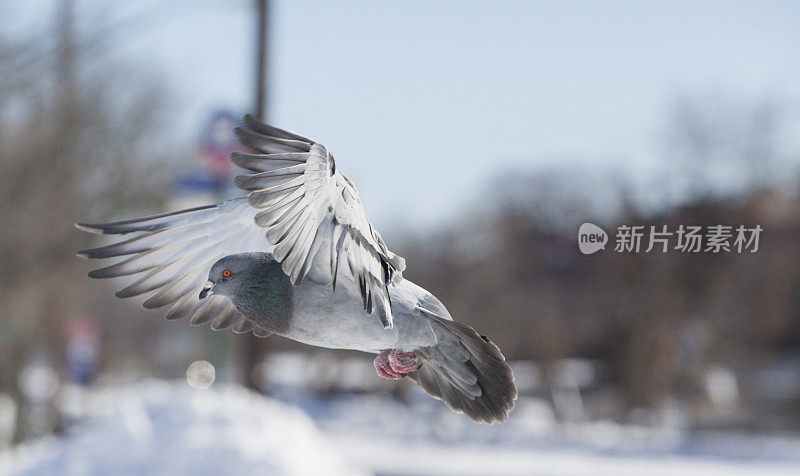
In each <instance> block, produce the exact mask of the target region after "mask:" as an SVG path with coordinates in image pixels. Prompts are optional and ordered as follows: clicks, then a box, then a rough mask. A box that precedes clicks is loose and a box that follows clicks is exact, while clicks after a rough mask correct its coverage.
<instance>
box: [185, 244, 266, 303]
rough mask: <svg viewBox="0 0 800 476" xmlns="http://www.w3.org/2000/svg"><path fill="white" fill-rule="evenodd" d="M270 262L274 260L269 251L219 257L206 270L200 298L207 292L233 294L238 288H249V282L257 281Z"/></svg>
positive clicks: (206, 294)
mask: <svg viewBox="0 0 800 476" xmlns="http://www.w3.org/2000/svg"><path fill="white" fill-rule="evenodd" d="M270 263H274V260H273V259H272V256H271V255H270V254H269V253H239V254H235V255H229V256H226V257H224V258H222V259H220V260H219V261H217V262H216V263H214V265H213V266H212V267H211V271H209V272H208V281H206V284H205V285H204V286H203V290H202V291H200V299H204V298H205V297H206V296H208V295H209V294H222V295H224V296H233V295H234V294H236V292H238V291H239V290H242V289H247V288H249V283H252V282H253V281H258V279H257V278H258V276H260V275H261V274H262V271H263V270H264V267H265V266H267V265H269V264H270Z"/></svg>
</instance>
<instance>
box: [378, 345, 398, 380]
mask: <svg viewBox="0 0 800 476" xmlns="http://www.w3.org/2000/svg"><path fill="white" fill-rule="evenodd" d="M391 352H392V351H391V350H384V351H383V352H381V353H380V354H378V356H377V357H375V361H374V362H373V364H374V365H375V371H376V372H378V375H379V376H381V377H383V378H385V379H387V380H398V379H401V378H403V375H402V374H400V373H398V372H395V371H394V370H392V366H391V365H390V364H389V355H390V353H391Z"/></svg>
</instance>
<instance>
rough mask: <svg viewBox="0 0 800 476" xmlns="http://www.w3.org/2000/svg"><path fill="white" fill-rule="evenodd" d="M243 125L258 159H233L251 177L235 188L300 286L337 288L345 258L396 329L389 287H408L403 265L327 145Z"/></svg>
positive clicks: (256, 124)
mask: <svg viewBox="0 0 800 476" xmlns="http://www.w3.org/2000/svg"><path fill="white" fill-rule="evenodd" d="M243 123H244V125H245V128H240V129H237V130H236V135H237V137H239V139H240V140H241V142H242V144H244V145H245V146H246V147H248V148H249V149H250V150H252V151H253V152H254V153H253V154H234V155H233V156H232V160H233V161H234V162H235V163H236V164H237V165H240V166H242V167H243V168H246V169H247V170H249V171H251V172H252V173H250V174H245V175H240V176H238V177H237V178H236V179H235V182H236V184H237V185H238V186H239V187H241V188H243V189H244V190H247V191H248V192H249V194H248V200H249V202H250V204H251V205H252V206H253V207H255V208H258V209H259V212H258V213H257V214H256V218H255V223H256V224H257V225H258V226H261V227H264V228H266V238H267V240H268V241H269V242H270V243H271V244H272V245H274V246H275V251H274V256H275V258H276V259H277V260H278V261H280V262H281V264H282V267H283V271H284V272H285V273H286V274H287V275H288V276H289V277H290V278H291V280H292V283H294V284H300V283H301V282H302V281H303V279H305V278H306V277H307V276H309V275H311V276H313V277H314V279H316V280H323V281H326V282H330V283H332V284H333V286H334V288H335V287H336V283H337V278H338V275H339V274H340V273H342V272H343V269H342V268H341V267H340V266H339V263H340V262H341V261H342V258H344V260H345V261H346V262H347V266H346V267H345V268H344V270H346V271H347V272H348V276H349V277H350V278H352V281H353V282H354V283H356V284H355V285H356V287H357V289H358V293H359V294H360V295H361V298H362V301H363V304H364V309H365V310H367V312H369V313H372V312H373V311H376V310H377V313H378V314H379V317H380V319H381V321H382V322H383V324H384V326H385V327H391V326H392V314H391V301H390V298H389V289H388V286H390V285H392V284H393V283H396V282H399V281H400V280H401V279H402V271H403V270H404V269H405V260H404V259H403V258H402V257H400V256H397V255H395V254H394V253H392V252H391V251H389V249H388V247H387V246H386V243H384V241H383V238H381V236H380V234H379V233H378V232H377V231H376V230H375V229H374V228H373V226H372V224H371V223H370V222H369V220H368V219H367V216H366V214H365V213H364V208H363V205H362V203H361V199H360V198H359V195H358V191H357V190H356V188H355V186H354V185H353V183H352V182H351V181H350V179H348V178H347V177H346V176H345V175H343V174H342V173H341V172H340V171H338V170H337V168H336V162H335V160H334V158H333V156H332V155H331V153H330V152H329V151H328V149H327V148H325V147H324V146H323V145H321V144H318V143H316V142H314V141H312V140H310V139H307V138H305V137H303V136H300V135H297V134H294V133H291V132H287V131H284V130H281V129H278V128H276V127H272V126H269V125H267V124H264V123H262V122H260V121H259V120H258V119H256V118H254V117H253V116H249V115H248V116H245V117H244V119H243ZM289 162H292V163H289ZM323 245H325V246H323Z"/></svg>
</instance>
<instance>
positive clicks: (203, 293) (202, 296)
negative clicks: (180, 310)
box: [200, 281, 214, 299]
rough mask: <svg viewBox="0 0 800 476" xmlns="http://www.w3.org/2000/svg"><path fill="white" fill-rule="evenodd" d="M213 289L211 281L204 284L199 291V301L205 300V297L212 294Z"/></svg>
mask: <svg viewBox="0 0 800 476" xmlns="http://www.w3.org/2000/svg"><path fill="white" fill-rule="evenodd" d="M213 289H214V283H213V282H211V281H206V284H204V285H203V289H202V290H200V299H205V298H206V296H208V295H209V294H211V293H212V290H213Z"/></svg>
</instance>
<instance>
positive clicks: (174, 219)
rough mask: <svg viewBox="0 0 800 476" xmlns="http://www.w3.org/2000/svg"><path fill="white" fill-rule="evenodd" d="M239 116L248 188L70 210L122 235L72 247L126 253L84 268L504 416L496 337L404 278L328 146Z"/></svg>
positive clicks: (148, 304)
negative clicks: (113, 214)
mask: <svg viewBox="0 0 800 476" xmlns="http://www.w3.org/2000/svg"><path fill="white" fill-rule="evenodd" d="M243 126H244V127H237V128H236V129H235V130H234V132H235V134H236V136H237V138H238V139H239V141H240V142H241V143H242V144H243V145H244V146H245V147H246V148H247V149H248V150H249V152H248V153H233V154H231V160H232V161H233V163H234V164H236V165H237V166H239V167H241V168H242V169H244V170H245V171H246V173H243V174H242V175H239V176H237V177H235V179H234V182H235V184H236V185H237V186H238V187H240V188H241V189H243V190H245V191H247V194H246V196H243V197H239V198H235V199H232V200H227V201H224V202H222V203H218V204H214V205H207V206H201V207H197V208H191V209H187V210H180V211H176V212H172V213H166V214H162V215H156V216H150V217H145V218H137V219H132V220H125V221H118V222H114V223H105V224H81V223H79V224H76V227H78V228H79V229H80V230H84V231H87V232H92V233H98V234H107V235H120V236H125V238H120V240H121V241H117V242H115V243H113V244H110V245H107V246H102V247H99V248H94V249H89V250H85V251H80V252H78V255H79V256H81V257H85V258H120V259H121V261H118V262H115V263H113V264H110V265H108V266H106V267H103V268H100V269H96V270H94V271H91V272H90V273H89V276H90V277H92V278H116V277H123V276H125V277H128V278H127V285H126V286H125V287H124V288H122V289H121V290H119V291H117V292H116V296H117V297H120V298H128V297H133V296H139V295H143V294H148V297H147V299H146V300H145V301H144V303H143V306H144V307H145V308H148V309H153V308H167V312H166V318H167V319H181V318H185V317H188V318H189V323H190V324H192V325H202V324H206V323H209V322H210V323H211V328H212V329H214V330H221V329H228V328H230V329H232V330H233V332H236V333H247V332H252V333H253V334H255V335H256V336H259V337H267V336H269V335H272V334H275V335H279V336H283V337H285V338H288V339H292V340H295V341H298V342H301V343H304V344H308V345H311V346H317V347H325V348H331V349H351V350H358V351H362V352H367V353H372V354H377V357H375V359H374V366H375V371H376V373H377V374H378V375H379V376H380V377H383V378H385V379H389V380H398V379H403V378H407V379H409V380H412V381H414V382H416V383H417V384H419V385H420V386H421V387H422V388H423V389H424V390H425V391H426V392H427V393H428V394H429V395H431V396H433V397H435V398H437V399H440V400H442V401H444V402H445V403H446V404H447V405H448V406H449V407H450V408H451V409H452V410H454V411H456V412H459V413H464V414H465V415H467V416H468V417H469V418H471V419H472V420H474V421H478V422H486V423H494V422H503V421H506V420H507V419H508V414H509V412H510V411H511V410H513V408H514V405H515V400H516V398H517V389H516V385H515V383H514V375H513V373H512V371H511V368H510V367H509V365H508V363H507V362H506V360H505V358H504V356H503V354H502V353H501V352H500V349H499V348H498V347H497V346H496V345H495V344H494V343H493V342H492V341H491V340H489V339H488V338H487V337H485V336H483V335H481V334H479V333H478V332H476V331H475V330H474V329H473V328H471V327H470V326H467V325H465V324H462V323H459V322H456V321H454V320H453V318H452V316H451V315H450V313H449V312H448V311H447V308H445V306H444V304H442V302H441V301H439V299H437V298H436V297H435V296H434V295H433V294H431V293H430V292H428V291H426V290H425V289H423V288H422V287H420V286H417V285H416V284H414V283H412V282H411V281H409V280H408V279H404V278H403V271H404V270H405V267H406V264H405V259H403V258H402V257H401V256H398V255H397V254H395V253H393V252H392V251H390V250H389V249H388V247H387V246H386V243H385V242H384V240H383V238H382V237H381V235H380V234H379V233H378V231H377V230H376V229H375V228H374V227H373V226H372V224H371V223H370V222H369V220H368V219H367V216H366V214H365V213H364V208H363V205H362V202H361V199H360V197H359V194H358V191H357V189H356V187H355V185H354V184H353V182H352V181H350V179H348V178H347V176H346V175H344V174H343V173H342V172H341V171H340V170H339V168H338V167H337V163H336V161H335V160H334V157H333V155H332V154H331V152H330V151H329V150H328V148H327V147H325V146H323V145H321V144H319V143H317V142H315V141H313V140H310V139H307V138H305V137H303V136H300V135H297V134H294V133H291V132H288V131H284V130H282V129H278V128H276V127H272V126H269V125H267V124H264V123H263V122H261V121H260V120H258V119H257V118H255V117H253V116H251V115H246V116H244V118H243ZM128 235H131V236H132V237H130V238H128Z"/></svg>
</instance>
